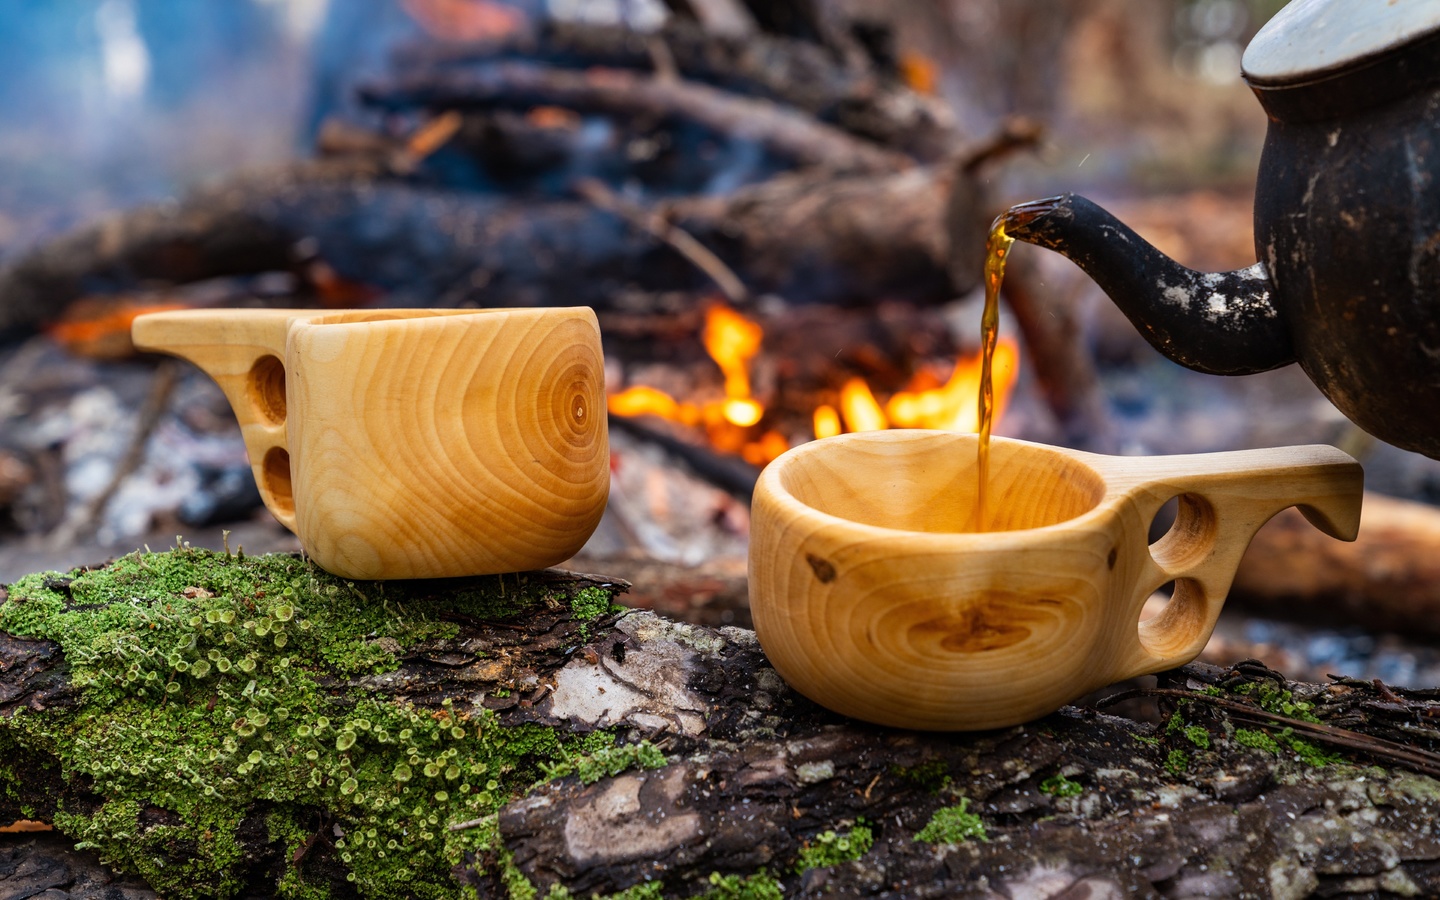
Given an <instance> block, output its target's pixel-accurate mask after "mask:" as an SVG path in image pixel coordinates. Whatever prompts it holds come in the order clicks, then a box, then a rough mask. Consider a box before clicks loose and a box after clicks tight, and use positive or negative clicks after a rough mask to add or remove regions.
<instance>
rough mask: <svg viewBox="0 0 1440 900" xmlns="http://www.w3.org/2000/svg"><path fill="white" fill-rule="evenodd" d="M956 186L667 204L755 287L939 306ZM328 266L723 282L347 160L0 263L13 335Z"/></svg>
mask: <svg viewBox="0 0 1440 900" xmlns="http://www.w3.org/2000/svg"><path fill="white" fill-rule="evenodd" d="M948 185H949V181H948V177H946V176H942V175H936V174H934V173H931V172H929V171H927V170H924V169H914V170H911V171H909V172H903V173H898V174H893V175H888V176H883V177H870V176H849V177H836V176H827V175H824V174H822V173H817V172H807V173H796V174H794V175H789V176H782V177H778V178H775V179H772V180H770V181H768V182H765V183H762V184H759V185H755V186H753V187H751V188H747V189H743V190H740V191H737V192H735V193H733V194H730V195H728V196H723V197H696V198H682V199H678V200H674V201H670V202H668V203H661V204H657V205H656V207H655V210H654V211H655V212H656V214H657V215H660V216H661V217H663V218H665V219H668V220H669V221H671V222H673V223H674V224H675V225H678V226H680V227H681V228H683V229H684V230H685V231H686V232H688V233H689V234H691V235H693V236H694V237H695V238H696V239H697V240H698V241H700V242H701V243H703V244H704V245H705V246H707V247H708V248H710V249H711V250H712V251H714V252H715V253H716V255H718V256H719V257H720V258H721V259H722V260H723V261H724V262H725V263H726V264H728V265H729V266H730V268H731V269H733V270H734V271H735V272H736V274H737V275H739V276H740V277H741V278H742V279H743V280H744V281H745V283H746V284H747V286H749V287H750V289H751V290H752V291H754V292H757V293H766V292H773V293H780V294H782V295H784V296H786V297H787V298H788V299H791V300H793V301H795V302H825V303H837V304H846V305H853V304H868V303H872V302H874V301H875V300H876V299H877V298H880V297H891V298H901V299H904V298H909V299H912V300H914V301H916V302H919V303H934V302H937V301H943V300H945V299H947V298H948V297H950V296H951V295H952V294H951V287H950V284H949V280H948V275H947V272H946V264H947V253H948V246H947V240H946V237H945V233H944V227H943V224H942V220H943V207H944V203H945V193H946V192H947V191H948ZM312 258H318V259H320V260H322V261H324V263H325V264H326V265H327V266H328V267H329V268H330V269H333V271H334V272H335V274H336V275H337V276H338V277H340V278H342V279H344V280H346V281H349V282H354V283H357V284H359V285H365V286H369V287H372V288H376V289H379V290H383V291H386V292H388V296H387V297H386V302H387V303H389V304H390V305H406V304H409V305H416V306H458V305H464V304H475V305H485V306H503V305H521V306H544V305H570V304H587V305H591V306H595V307H596V308H599V309H605V308H607V307H608V306H609V305H610V304H611V303H612V302H613V300H614V298H615V297H616V296H617V295H619V294H620V293H622V292H623V291H624V290H625V289H626V288H627V286H631V285H635V286H639V287H640V288H642V289H647V290H671V289H674V290H688V289H697V288H703V287H704V286H705V284H706V283H707V280H706V279H705V277H704V276H703V275H701V274H700V273H699V272H698V271H696V269H695V268H694V266H693V265H692V264H691V263H690V262H689V261H687V260H686V259H684V258H682V257H680V256H679V255H678V254H676V253H675V252H674V251H673V250H672V249H670V248H669V247H666V246H664V245H661V244H658V243H657V242H655V241H654V239H653V238H651V237H650V236H649V235H648V234H642V233H637V232H636V231H634V230H633V229H631V228H628V227H626V226H625V225H624V223H623V222H622V221H621V220H619V219H617V218H616V217H615V216H614V215H613V214H611V213H609V212H605V211H603V210H599V209H597V208H595V207H594V206H593V205H591V204H588V203H582V202H574V201H555V202H543V201H536V200H531V199H521V198H506V197H497V196H491V195H481V194H473V193H465V192H460V191H454V190H445V189H440V188H435V187H430V186H427V185H426V184H424V183H423V182H422V181H420V180H418V179H402V178H397V177H394V176H391V175H388V174H386V170H385V169H384V167H383V166H380V165H377V164H376V163H375V162H374V161H373V160H355V159H349V158H347V159H343V160H322V161H319V162H315V163H305V164H297V165H294V166H290V167H286V168H282V169H278V170H271V171H266V172H260V173H254V174H249V175H243V176H237V177H234V178H231V179H229V180H227V181H224V182H221V183H220V184H217V185H214V186H212V187H209V188H206V189H202V190H200V191H197V192H195V193H194V194H192V195H191V196H189V197H188V198H186V199H185V200H184V201H181V202H179V203H175V204H166V205H161V206H153V207H145V208H141V209H138V210H133V211H130V212H127V213H125V214H123V215H120V216H117V217H115V218H114V219H112V220H110V221H108V222H106V223H103V224H100V225H95V226H90V227H87V228H83V229H81V230H79V231H76V232H73V233H71V234H69V235H66V236H63V237H61V238H59V239H57V240H55V241H53V242H51V243H49V244H45V245H42V246H40V247H39V248H36V249H35V250H32V251H31V252H30V253H28V254H25V255H23V256H21V257H20V258H18V259H16V260H15V261H14V262H13V263H11V264H10V265H9V266H8V267H6V268H5V269H3V270H0V333H3V332H6V331H29V330H33V329H34V328H35V327H37V326H38V325H40V324H42V323H45V322H48V321H51V320H53V319H54V318H55V317H57V316H59V315H60V314H61V313H62V312H63V311H64V309H65V308H66V306H67V305H68V304H69V303H71V302H72V301H74V300H75V299H78V298H79V297H81V296H83V295H86V294H93V293H102V292H118V291H122V290H127V289H132V288H135V287H137V286H139V285H141V284H145V283H151V282H172V283H179V282H189V281H196V280H201V279H206V278H212V277H215V276H219V275H227V274H235V273H259V272H266V271H274V270H284V269H289V268H293V267H295V266H296V265H299V264H300V263H301V261H303V260H307V259H312ZM975 277H976V278H977V279H978V274H977V275H976V276H975Z"/></svg>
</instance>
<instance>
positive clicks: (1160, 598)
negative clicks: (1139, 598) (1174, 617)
mask: <svg viewBox="0 0 1440 900" xmlns="http://www.w3.org/2000/svg"><path fill="white" fill-rule="evenodd" d="M1174 597H1175V582H1173V581H1167V582H1165V583H1164V584H1162V585H1160V586H1159V587H1158V588H1156V589H1155V592H1154V593H1153V594H1151V595H1150V596H1149V597H1148V598H1146V600H1145V605H1144V606H1142V607H1140V621H1141V622H1148V621H1150V620H1151V619H1153V618H1155V617H1156V616H1158V615H1161V614H1163V613H1164V612H1165V610H1166V609H1167V608H1168V607H1169V606H1170V601H1171V600H1172V599H1174Z"/></svg>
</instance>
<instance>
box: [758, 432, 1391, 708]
mask: <svg viewBox="0 0 1440 900" xmlns="http://www.w3.org/2000/svg"><path fill="white" fill-rule="evenodd" d="M976 440H977V439H976V437H975V435H964V434H953V433H948V432H938V431H908V430H906V431H883V432H871V433H864V434H847V435H841V436H839V437H834V438H829V439H826V440H822V441H815V442H814V443H810V444H805V445H802V446H800V447H797V448H795V449H793V450H791V451H789V452H788V453H786V454H785V455H783V456H781V457H780V458H779V459H777V460H775V461H774V462H773V463H771V464H770V466H769V467H768V468H766V469H765V471H764V472H763V473H762V474H761V476H760V481H759V484H758V485H757V486H756V490H755V500H754V506H753V511H752V519H751V544H750V606H751V611H752V613H753V615H754V618H755V631H756V633H757V635H758V636H759V638H760V644H761V646H762V647H763V648H764V650H765V653H766V655H767V656H769V658H770V661H771V662H772V663H773V664H774V665H775V668H776V669H777V670H778V671H779V673H780V674H781V675H782V676H783V677H784V678H785V680H786V681H788V682H789V683H790V684H791V685H792V686H793V687H795V688H796V689H797V690H799V691H800V692H801V693H803V694H805V695H806V696H807V697H810V698H811V699H812V700H815V701H816V702H818V703H820V704H822V705H824V706H826V707H828V708H830V709H833V710H835V711H837V712H841V713H844V714H846V715H849V716H853V717H855V718H858V719H865V720H867V721H871V722H877V723H880V724H883V725H893V726H899V727H904V728H918V729H927V730H938V731H951V730H972V729H985V728H998V727H1002V726H1006V725H1013V724H1017V723H1020V722H1025V721H1029V720H1031V719H1035V718H1038V717H1040V716H1043V715H1045V714H1047V713H1050V712H1053V711H1054V710H1056V709H1058V708H1059V707H1060V706H1062V705H1063V704H1065V703H1067V702H1069V701H1072V700H1074V699H1076V698H1078V697H1081V696H1083V695H1084V694H1087V693H1089V692H1090V691H1092V690H1095V689H1096V688H1100V687H1103V686H1104V685H1107V684H1110V683H1113V682H1115V681H1120V680H1123V679H1125V678H1130V677H1132V676H1136V675H1144V674H1147V673H1151V672H1157V671H1161V670H1164V669H1169V668H1173V667H1175V666H1178V665H1181V664H1183V663H1186V662H1188V661H1190V660H1191V659H1194V658H1195V656H1196V655H1198V654H1199V652H1200V650H1201V649H1202V648H1203V647H1204V646H1205V642H1206V641H1207V640H1208V639H1209V637H1210V632H1211V631H1212V630H1213V628H1214V627H1215V620H1216V617H1217V616H1218V615H1219V613H1220V608H1221V606H1222V604H1223V603H1224V600H1225V595H1226V593H1227V592H1228V591H1229V589H1230V582H1231V579H1232V578H1233V576H1234V573H1235V568H1236V566H1237V565H1238V564H1239V562H1240V557H1241V555H1242V554H1243V553H1244V552H1245V548H1246V546H1247V545H1248V544H1249V543H1250V539H1251V537H1252V536H1253V535H1254V534H1255V532H1256V530H1257V529H1259V527H1260V526H1261V525H1262V524H1264V523H1265V521H1266V520H1267V519H1269V518H1270V517H1271V516H1273V515H1274V514H1275V513H1277V512H1279V511H1280V510H1282V509H1284V508H1286V507H1288V506H1299V507H1300V510H1301V512H1303V513H1304V514H1305V517H1306V518H1307V519H1309V520H1310V521H1311V522H1312V523H1313V524H1314V525H1316V526H1317V527H1319V528H1320V529H1321V530H1323V531H1325V532H1326V533H1328V534H1330V535H1332V536H1334V537H1337V538H1341V539H1343V540H1354V538H1355V533H1356V530H1357V528H1358V527H1359V518H1360V495H1361V487H1362V481H1363V475H1362V472H1361V469H1360V466H1359V464H1358V463H1356V462H1355V461H1354V460H1353V459H1351V458H1350V457H1349V456H1347V455H1345V454H1344V453H1342V452H1340V451H1339V450H1336V449H1334V448H1333V447H1326V446H1308V447H1286V448H1280V449H1274V450H1247V451H1239V452H1233V453H1208V454H1197V455H1189V456H1165V457H1148V458H1147V457H1109V456H1099V455H1096V454H1091V453H1082V452H1079V451H1075V450H1066V449H1060V448H1055V447H1046V446H1042V445H1038V444H1031V443H1026V442H1023V441H1016V440H1007V439H1004V438H995V439H994V441H993V443H992V446H991V462H990V466H991V468H990V489H989V498H988V500H987V514H988V518H987V521H986V522H984V530H983V531H977V530H976V528H975V526H976V523H975V521H974V520H975V506H976V503H975V497H976V462H975V451H976ZM1172 497H1178V498H1179V513H1178V516H1177V519H1176V521H1175V524H1174V526H1173V527H1172V528H1171V529H1170V531H1169V532H1168V533H1167V534H1166V535H1165V536H1164V537H1163V538H1161V539H1160V540H1159V541H1157V542H1155V543H1154V544H1150V543H1149V541H1148V533H1149V528H1150V524H1151V521H1152V520H1153V519H1154V517H1155V515H1156V513H1157V512H1158V511H1159V510H1160V508H1161V506H1163V505H1164V504H1165V503H1166V501H1168V500H1170V499H1171V498H1172ZM1170 581H1173V582H1174V583H1175V592H1174V595H1173V597H1172V598H1171V600H1170V601H1169V602H1168V604H1167V605H1166V606H1165V608H1164V610H1163V611H1162V612H1161V613H1159V614H1158V615H1156V616H1154V617H1152V618H1150V619H1147V620H1145V621H1143V622H1142V621H1141V620H1140V615H1141V607H1142V606H1143V605H1144V603H1145V600H1146V599H1147V598H1148V597H1149V596H1150V595H1151V594H1152V593H1153V592H1154V591H1155V590H1156V589H1157V588H1159V587H1161V586H1162V585H1164V584H1165V583H1166V582H1170Z"/></svg>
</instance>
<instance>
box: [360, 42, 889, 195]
mask: <svg viewBox="0 0 1440 900" xmlns="http://www.w3.org/2000/svg"><path fill="white" fill-rule="evenodd" d="M360 96H361V99H362V100H363V101H364V102H366V103H368V104H369V105H371V106H375V107H377V108H380V109H384V110H387V111H392V112H393V111H397V110H404V109H409V108H414V107H422V108H426V109H432V110H435V109H440V110H450V109H490V108H496V107H501V108H512V109H514V108H519V109H528V108H531V107H534V106H546V105H550V106H562V107H566V108H568V109H573V110H576V111H580V112H598V113H607V114H611V115H619V116H625V117H629V118H648V119H652V120H683V121H690V122H695V123H698V124H700V125H703V126H705V127H706V128H709V129H711V130H713V131H715V132H718V133H720V134H723V135H727V136H731V137H735V138H740V139H742V140H752V141H755V142H757V143H759V144H760V145H762V146H764V147H765V148H766V149H768V150H770V151H771V152H773V153H775V154H777V155H779V156H781V157H784V158H787V159H792V160H794V161H795V162H796V163H798V164H800V165H804V166H823V167H825V168H828V169H831V170H834V171H849V172H876V173H881V172H894V171H897V170H901V169H905V168H907V167H909V166H910V165H912V164H913V160H912V159H911V158H910V157H908V156H905V155H903V154H900V153H896V152H894V151H891V150H887V149H885V148H883V147H881V146H879V145H877V144H873V143H870V142H868V141H864V140H861V139H859V138H856V137H853V136H851V135H850V134H848V133H847V132H844V131H841V130H840V129H838V128H835V127H834V126H831V125H826V124H824V123H823V122H820V121H818V120H816V119H814V118H812V117H810V116H809V115H808V114H806V113H803V112H800V111H798V110H795V109H790V108H786V107H783V106H779V105H777V104H774V103H771V102H770V101H768V100H761V99H758V98H751V97H740V96H737V95H735V94H731V93H728V92H726V91H722V90H719V89H717V88H712V87H710V86H708V85H703V84H697V83H694V82H687V81H681V80H677V79H668V78H657V77H653V76H649V75H640V74H637V73H634V72H629V71H626V70H624V69H600V68H595V69H588V70H586V71H583V72H577V71H572V70H569V69H558V68H553V67H548V66H541V65H536V64H534V63H525V62H497V63H485V64H483V65H480V66H476V67H473V68H469V69H465V70H458V71H450V70H441V71H430V72H423V73H401V74H398V75H395V76H392V77H391V78H390V79H389V80H388V81H386V82H384V83H378V84H370V85H367V86H364V87H362V88H361V89H360Z"/></svg>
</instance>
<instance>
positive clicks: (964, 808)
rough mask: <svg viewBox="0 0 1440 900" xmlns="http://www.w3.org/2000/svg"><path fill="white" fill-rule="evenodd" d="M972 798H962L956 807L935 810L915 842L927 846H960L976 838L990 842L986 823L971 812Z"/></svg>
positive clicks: (916, 836)
mask: <svg viewBox="0 0 1440 900" xmlns="http://www.w3.org/2000/svg"><path fill="white" fill-rule="evenodd" d="M969 806H970V798H968V797H966V798H962V799H961V801H960V803H959V804H958V805H956V806H944V807H941V808H940V809H937V810H935V814H934V815H933V816H931V817H930V821H929V822H927V823H925V827H924V828H922V829H920V831H919V832H918V833H917V834H916V835H915V840H917V841H924V842H925V843H927V844H959V843H963V842H965V841H968V840H969V839H970V838H976V839H978V840H982V841H988V840H990V838H989V836H988V835H987V834H986V833H985V823H984V822H982V821H980V817H979V816H977V815H976V814H975V813H972V812H970V811H969Z"/></svg>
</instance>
